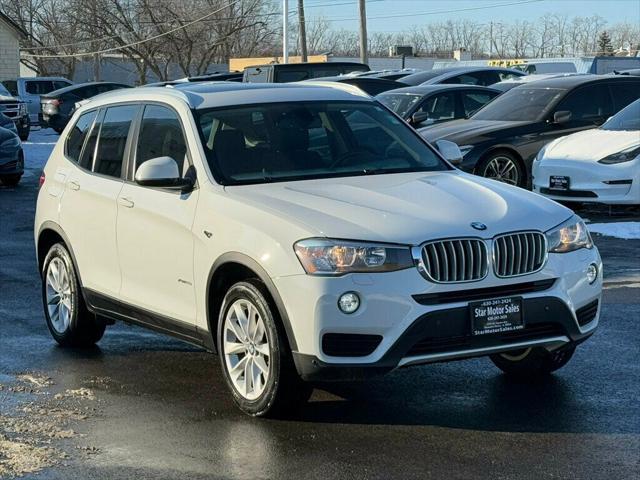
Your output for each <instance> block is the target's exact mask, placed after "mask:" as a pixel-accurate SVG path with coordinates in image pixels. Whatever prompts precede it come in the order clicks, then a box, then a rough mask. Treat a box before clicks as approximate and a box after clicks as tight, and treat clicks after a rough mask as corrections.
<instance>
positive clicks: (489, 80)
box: [398, 67, 526, 87]
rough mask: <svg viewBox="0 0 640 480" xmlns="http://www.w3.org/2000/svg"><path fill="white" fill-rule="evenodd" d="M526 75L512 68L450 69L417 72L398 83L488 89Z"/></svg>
mask: <svg viewBox="0 0 640 480" xmlns="http://www.w3.org/2000/svg"><path fill="white" fill-rule="evenodd" d="M524 75H526V73H524V72H521V71H520V70H515V69H512V68H502V67H451V68H438V69H435V70H426V71H424V72H417V73H413V74H411V75H407V76H406V77H402V78H401V79H399V80H398V81H400V82H402V83H406V84H407V85H411V86H416V85H436V84H439V83H458V84H459V83H461V84H464V85H480V86H483V87H488V86H489V85H493V84H494V83H498V82H502V81H503V80H508V79H510V78H514V77H522V76H524Z"/></svg>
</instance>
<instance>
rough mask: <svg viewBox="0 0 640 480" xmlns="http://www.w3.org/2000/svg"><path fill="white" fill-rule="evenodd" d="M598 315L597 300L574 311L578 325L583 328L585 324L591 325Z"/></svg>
mask: <svg viewBox="0 0 640 480" xmlns="http://www.w3.org/2000/svg"><path fill="white" fill-rule="evenodd" d="M597 314H598V300H594V301H593V302H591V303H588V304H587V305H585V306H584V307H581V308H579V309H578V310H576V318H577V319H578V325H580V326H581V327H584V326H585V325H586V324H587V323H591V322H592V321H593V320H594V319H595V318H596V315H597Z"/></svg>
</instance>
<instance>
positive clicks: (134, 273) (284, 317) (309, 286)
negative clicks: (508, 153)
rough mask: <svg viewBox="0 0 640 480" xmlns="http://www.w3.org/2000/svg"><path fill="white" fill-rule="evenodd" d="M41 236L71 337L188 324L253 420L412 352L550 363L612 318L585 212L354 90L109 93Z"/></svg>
mask: <svg viewBox="0 0 640 480" xmlns="http://www.w3.org/2000/svg"><path fill="white" fill-rule="evenodd" d="M440 149H441V150H442V151H443V154H444V155H445V156H447V157H449V158H451V159H455V158H457V157H459V150H458V149H457V147H456V146H455V145H453V144H447V143H446V142H445V143H442V144H440ZM35 241H36V249H37V257H38V263H39V266H40V271H41V273H42V297H43V303H44V313H45V317H46V321H47V324H48V326H49V329H50V331H51V334H52V335H53V337H54V338H55V340H57V341H58V342H59V343H60V344H61V345H64V346H82V345H87V344H93V343H95V342H97V341H98V340H99V339H100V338H101V337H102V335H103V333H104V330H105V325H107V324H110V323H113V321H118V320H120V321H124V322H127V323H135V324H139V325H143V326H145V327H149V328H152V329H155V330H158V331H160V332H164V333H167V334H171V335H174V336H176V337H178V338H180V339H182V340H186V341H188V342H191V343H194V344H196V345H200V346H202V347H204V348H206V349H208V350H211V351H215V352H217V353H218V354H219V357H220V363H221V368H222V372H223V375H224V378H225V379H226V383H227V384H228V387H229V389H230V391H231V393H232V394H233V398H234V399H235V401H236V403H237V404H238V406H239V407H240V408H241V409H242V410H243V411H245V412H246V413H249V414H251V415H265V414H268V413H275V412H278V411H283V409H286V408H288V407H289V406H291V405H294V404H295V403H299V402H301V401H304V400H306V399H307V398H308V396H309V394H310V392H311V386H310V385H311V384H312V383H313V382H317V381H337V380H347V381H348V380H358V379H365V378H367V377H368V376H370V375H376V374H380V373H385V372H389V371H392V370H394V369H396V368H399V367H404V366H408V365H416V364H424V363H430V362H439V361H446V360H455V359H461V358H470V357H476V356H483V355H490V356H491V359H492V360H493V361H494V363H495V364H496V365H497V366H498V367H499V368H501V369H502V370H504V371H505V372H507V373H509V374H523V375H532V374H544V373H549V372H551V371H553V370H556V369H558V368H560V367H561V366H563V365H564V364H565V363H566V362H567V361H568V360H569V359H570V358H571V356H572V354H573V352H574V350H575V347H576V345H578V344H579V343H580V342H581V341H583V340H585V339H586V338H587V337H589V336H590V335H591V334H592V333H593V332H594V330H595V328H596V326H597V324H598V317H599V312H600V296H601V288H602V265H601V261H600V257H599V254H598V251H597V249H596V248H595V247H594V246H593V243H592V241H591V238H590V236H589V233H588V231H587V230H586V228H585V226H584V224H583V223H582V221H581V220H580V218H578V217H576V216H575V215H574V214H573V213H572V212H571V211H570V210H568V209H567V208H565V207H562V206H560V205H558V204H556V203H555V202H553V201H551V200H548V199H545V198H543V197H541V196H539V195H536V194H533V193H530V192H527V191H524V190H522V189H519V188H516V187H511V186H508V185H505V184H502V183H497V182H495V181H492V180H488V179H483V178H480V177H475V176H472V175H469V174H466V173H464V172H462V171H460V170H457V169H456V168H455V167H453V166H452V164H451V163H449V162H448V161H447V160H445V158H444V157H443V156H442V155H441V154H440V153H438V152H437V151H436V150H435V149H434V148H432V147H431V146H430V145H429V144H427V143H426V142H425V141H424V140H423V139H422V138H421V137H420V136H419V135H418V134H417V133H416V132H415V131H414V130H412V129H411V128H410V127H409V126H408V125H407V124H406V123H405V122H404V121H403V120H401V119H400V118H399V117H397V116H396V115H395V114H393V113H392V112H391V111H389V110H387V109H386V108H385V107H384V106H382V105H381V104H379V103H377V102H376V101H375V100H373V99H371V98H370V97H368V96H366V95H364V94H362V93H359V91H358V90H356V89H355V88H354V87H350V86H344V85H342V86H333V87H328V86H326V85H318V84H316V85H312V84H309V85H306V84H304V85H293V84H286V85H284V84H283V85H266V84H251V85H243V84H237V83H233V84H226V83H208V84H198V85H186V86H184V87H179V88H175V89H170V88H159V87H147V88H136V89H131V90H126V91H118V92H113V93H108V94H105V95H102V96H100V97H96V98H95V99H94V100H92V101H91V102H89V103H88V104H86V105H83V106H81V107H80V108H79V109H78V111H77V112H76V113H75V115H74V117H73V119H72V121H71V122H70V123H69V125H68V127H67V128H66V129H65V131H64V132H63V134H62V135H61V137H60V140H59V142H58V143H57V145H56V146H55V148H54V150H53V152H52V154H51V157H50V158H49V161H48V163H47V165H46V167H45V169H44V172H43V176H42V178H41V188H40V192H39V196H38V203H37V214H36V221H35Z"/></svg>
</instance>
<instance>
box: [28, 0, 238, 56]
mask: <svg viewBox="0 0 640 480" xmlns="http://www.w3.org/2000/svg"><path fill="white" fill-rule="evenodd" d="M240 1H241V0H235V1H233V2H231V3H228V4H227V5H225V6H223V7H220V8H219V9H218V10H214V11H213V12H209V13H207V14H206V15H203V16H202V17H200V18H197V19H195V20H193V21H192V22H188V23H185V24H184V25H181V26H179V27H176V28H172V29H171V30H168V31H166V32H163V33H159V34H157V35H153V36H151V37H149V38H145V39H143V40H138V41H136V42H131V43H128V44H126V45H120V46H118V47H111V48H105V49H102V50H98V51H95V52H86V53H66V54H62V55H30V54H26V55H25V56H28V57H32V58H73V57H88V56H91V55H100V54H102V53H109V52H114V51H118V50H123V49H125V48H129V47H135V46H136V45H140V44H143V43H146V42H150V41H151V40H156V39H158V38H161V37H165V36H167V35H171V34H172V33H175V32H177V31H178V30H183V29H185V28H187V27H190V26H191V25H193V24H195V23H198V22H201V21H203V20H205V19H207V18H209V17H211V16H213V15H215V14H216V13H218V12H221V11H222V10H224V9H225V8H228V7H231V6H232V5H235V4H236V3H238V2H240Z"/></svg>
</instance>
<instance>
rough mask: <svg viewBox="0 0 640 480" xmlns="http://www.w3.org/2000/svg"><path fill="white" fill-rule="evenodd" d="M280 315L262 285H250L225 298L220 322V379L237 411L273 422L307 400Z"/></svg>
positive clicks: (242, 284)
mask: <svg viewBox="0 0 640 480" xmlns="http://www.w3.org/2000/svg"><path fill="white" fill-rule="evenodd" d="M277 315H278V314H277V310H276V309H275V307H274V306H272V303H271V302H270V301H269V295H268V293H267V291H266V288H265V287H264V285H263V284H262V283H261V282H259V281H258V280H248V281H244V282H239V283H236V284H235V285H233V286H232V287H231V288H230V289H229V290H228V291H227V294H226V295H225V297H224V300H223V303H222V308H221V309H220V317H219V321H218V325H219V328H218V351H219V354H220V364H221V367H222V374H223V376H224V378H225V381H226V383H227V386H228V387H229V390H230V391H231V394H232V395H233V400H234V402H235V403H236V405H237V406H238V407H239V408H240V409H241V410H242V411H243V412H245V413H246V414H248V415H251V416H275V415H278V414H280V413H283V412H285V411H288V410H289V409H291V408H295V407H297V406H299V405H300V404H302V403H303V402H305V401H307V400H308V399H309V396H310V395H311V391H312V388H311V386H310V385H309V384H307V383H305V382H303V381H302V380H301V379H300V377H299V376H298V374H297V372H296V369H295V366H294V364H293V359H292V356H291V352H290V350H289V347H288V343H287V339H286V336H285V334H284V332H283V329H282V328H281V324H280V319H279V317H278V316H277Z"/></svg>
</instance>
